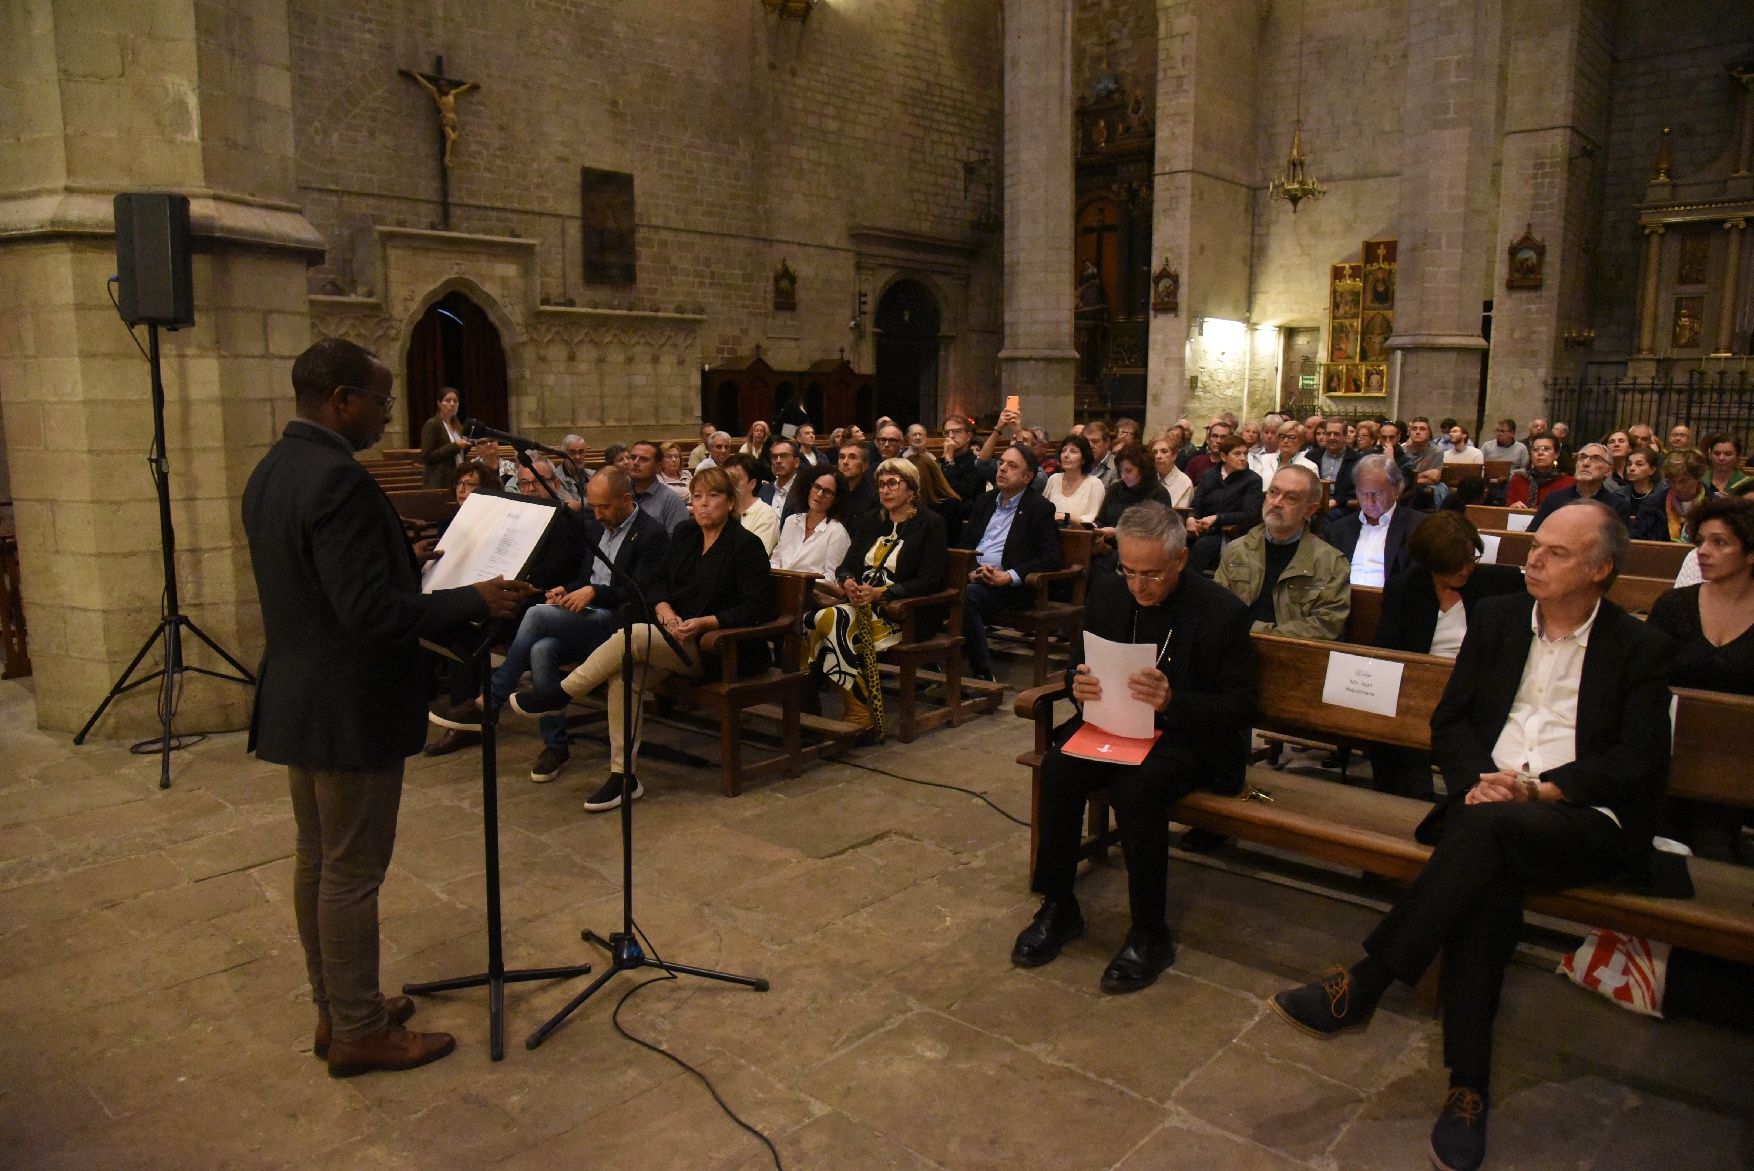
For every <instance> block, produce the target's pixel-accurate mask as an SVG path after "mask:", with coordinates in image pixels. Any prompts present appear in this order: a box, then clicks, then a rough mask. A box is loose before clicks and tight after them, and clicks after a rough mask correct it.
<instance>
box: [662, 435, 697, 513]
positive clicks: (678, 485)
mask: <svg viewBox="0 0 1754 1171" xmlns="http://www.w3.org/2000/svg"><path fill="white" fill-rule="evenodd" d="M693 475H694V473H693V472H691V471H689V469H688V465H687V464H686V463H685V462H684V461H683V459H682V445H681V444H679V443H666V444H664V451H663V457H662V460H661V461H660V462H659V464H658V483H660V484H662V485H663V486H664V487H666V488H668V489H670V490H671V491H672V492H674V493H676V495H678V496H680V497H682V499H684V500H687V499H688V481H689V480H690V479H691V478H692V477H693Z"/></svg>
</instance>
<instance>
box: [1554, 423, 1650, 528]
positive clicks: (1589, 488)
mask: <svg viewBox="0 0 1754 1171" xmlns="http://www.w3.org/2000/svg"><path fill="white" fill-rule="evenodd" d="M1572 466H1573V467H1574V468H1575V469H1576V470H1575V471H1574V473H1573V474H1572V480H1571V486H1570V487H1567V488H1560V489H1559V490H1558V491H1555V492H1549V493H1547V496H1546V498H1545V499H1544V500H1542V501H1541V507H1539V508H1537V509H1536V510H1535V515H1534V517H1533V518H1532V519H1531V520H1530V521H1529V531H1530V532H1531V533H1532V532H1534V531H1535V530H1536V529H1538V528H1540V527H1541V522H1542V521H1544V520H1546V519H1547V518H1548V517H1550V516H1552V515H1553V512H1554V510H1555V509H1559V508H1563V507H1564V506H1565V505H1567V504H1570V503H1571V502H1572V501H1573V500H1600V501H1601V502H1602V503H1603V504H1606V505H1607V506H1608V507H1609V508H1612V509H1613V510H1614V515H1616V516H1618V517H1619V518H1620V521H1621V523H1622V524H1631V523H1632V502H1631V501H1630V500H1628V499H1627V498H1626V494H1625V493H1623V492H1620V491H1618V490H1616V489H1614V488H1612V487H1610V486H1609V484H1608V474H1609V472H1610V470H1611V469H1612V468H1613V466H1614V464H1613V462H1612V461H1611V460H1610V459H1609V458H1608V448H1607V445H1606V444H1602V443H1586V444H1584V445H1583V446H1582V447H1580V448H1578V450H1577V455H1576V456H1575V457H1574V459H1573V464H1572Z"/></svg>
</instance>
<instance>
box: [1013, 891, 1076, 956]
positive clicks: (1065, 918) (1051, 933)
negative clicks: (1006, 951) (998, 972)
mask: <svg viewBox="0 0 1754 1171" xmlns="http://www.w3.org/2000/svg"><path fill="white" fill-rule="evenodd" d="M1083 934H1084V915H1083V912H1081V911H1080V910H1079V909H1078V900H1077V899H1043V900H1042V904H1041V910H1039V911H1037V912H1036V913H1035V919H1034V920H1033V921H1032V922H1031V923H1030V924H1029V926H1028V927H1025V928H1024V929H1023V931H1022V933H1021V934H1019V935H1018V936H1017V942H1016V943H1014V944H1012V945H1011V962H1012V963H1014V964H1016V965H1017V966H1018V967H1020V968H1039V967H1041V966H1042V965H1043V964H1045V963H1047V962H1049V961H1050V960H1052V959H1053V958H1054V957H1055V956H1057V955H1059V954H1060V949H1061V948H1062V947H1065V946H1066V945H1067V944H1068V943H1071V942H1072V941H1073V940H1074V939H1077V938H1078V937H1079V936H1080V935H1083Z"/></svg>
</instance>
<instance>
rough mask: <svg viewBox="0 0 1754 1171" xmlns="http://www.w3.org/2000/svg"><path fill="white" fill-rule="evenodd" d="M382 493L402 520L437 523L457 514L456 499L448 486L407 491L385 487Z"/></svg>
mask: <svg viewBox="0 0 1754 1171" xmlns="http://www.w3.org/2000/svg"><path fill="white" fill-rule="evenodd" d="M384 495H386V496H388V497H389V498H390V503H391V504H393V505H394V506H395V508H396V515H397V516H399V517H402V518H403V519H404V520H418V521H424V522H426V523H427V524H438V523H440V522H443V521H448V520H450V519H451V518H452V517H453V516H456V515H457V507H458V506H457V500H456V497H455V495H454V494H453V493H452V492H451V490H450V489H449V488H415V489H409V490H407V491H393V490H389V489H386V490H385V492H384Z"/></svg>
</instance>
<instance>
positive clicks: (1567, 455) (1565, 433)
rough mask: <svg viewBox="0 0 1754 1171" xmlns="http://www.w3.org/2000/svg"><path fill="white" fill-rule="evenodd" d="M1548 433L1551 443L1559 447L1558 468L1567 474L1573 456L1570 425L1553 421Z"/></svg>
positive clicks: (1569, 471)
mask: <svg viewBox="0 0 1754 1171" xmlns="http://www.w3.org/2000/svg"><path fill="white" fill-rule="evenodd" d="M1548 433H1549V434H1550V435H1552V436H1553V443H1554V445H1555V446H1556V447H1557V448H1558V449H1559V461H1558V462H1559V470H1560V471H1562V472H1564V473H1565V474H1566V475H1568V476H1569V475H1571V471H1572V464H1573V462H1574V458H1575V452H1574V451H1573V450H1572V445H1571V425H1570V424H1569V423H1555V424H1553V427H1552V429H1551V430H1550V431H1549V432H1548Z"/></svg>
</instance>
